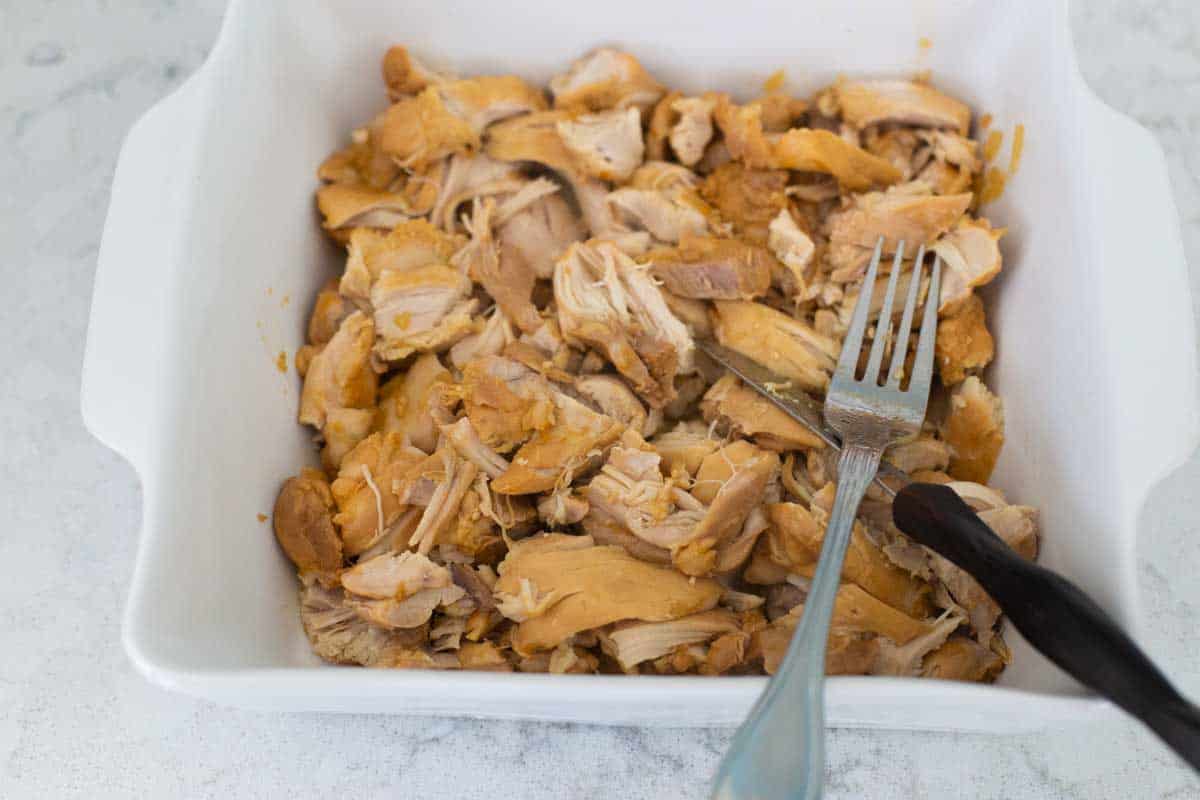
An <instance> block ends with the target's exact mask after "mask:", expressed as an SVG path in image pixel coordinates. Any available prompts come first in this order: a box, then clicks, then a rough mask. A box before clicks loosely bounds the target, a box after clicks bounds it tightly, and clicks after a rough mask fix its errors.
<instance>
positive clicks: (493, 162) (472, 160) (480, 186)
mask: <svg viewBox="0 0 1200 800" xmlns="http://www.w3.org/2000/svg"><path fill="white" fill-rule="evenodd" d="M446 163H447V164H448V166H447V167H446V170H445V174H444V176H442V178H441V180H440V181H439V182H438V183H437V184H436V186H435V188H436V194H435V198H434V203H433V207H432V209H431V210H430V212H429V220H430V222H432V223H433V225H434V226H435V227H437V228H439V229H441V230H443V231H446V232H448V233H453V232H455V231H456V230H458V227H459V224H460V222H461V217H460V214H461V213H462V210H463V207H464V206H466V205H469V204H470V203H471V202H472V201H474V200H476V199H480V200H481V199H483V198H486V197H501V196H513V195H516V194H518V193H519V192H521V191H522V190H523V189H527V188H528V187H529V186H530V185H531V184H534V183H537V182H536V181H531V180H529V179H528V178H527V177H526V176H525V175H523V174H522V172H521V169H520V167H519V166H518V165H516V164H511V163H509V162H507V161H499V160H497V159H494V158H491V157H489V156H488V155H486V154H484V153H457V154H455V155H453V156H451V157H450V158H449V159H448V160H447V162H446ZM456 249H457V248H456ZM448 259H449V256H447V257H446V258H443V259H441V260H442V261H443V262H445V261H447V260H448Z"/></svg>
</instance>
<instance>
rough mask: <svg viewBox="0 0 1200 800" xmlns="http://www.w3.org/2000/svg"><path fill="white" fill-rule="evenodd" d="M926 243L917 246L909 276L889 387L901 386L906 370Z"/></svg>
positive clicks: (890, 371)
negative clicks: (905, 358) (906, 357)
mask: <svg viewBox="0 0 1200 800" xmlns="http://www.w3.org/2000/svg"><path fill="white" fill-rule="evenodd" d="M924 265H925V245H921V246H920V247H918V248H917V257H916V258H915V259H913V268H912V272H911V273H909V276H908V298H907V299H906V300H905V301H904V315H903V316H901V317H900V327H899V328H897V329H896V343H895V344H894V345H892V366H891V368H890V369H889V370H888V376H887V384H886V385H887V387H888V388H890V389H899V388H900V376H901V374H902V373H903V371H904V356H905V355H907V353H908V336H909V333H910V332H911V331H912V321H913V315H914V314H915V313H916V309H917V295H919V294H920V293H921V273H922V272H924V270H925V267H924Z"/></svg>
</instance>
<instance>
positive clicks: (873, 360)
mask: <svg viewBox="0 0 1200 800" xmlns="http://www.w3.org/2000/svg"><path fill="white" fill-rule="evenodd" d="M903 265H904V241H903V240H901V241H900V242H898V243H897V244H896V256H895V258H893V259H892V274H891V275H889V276H888V284H887V291H886V292H884V295H883V305H882V306H881V307H880V309H879V316H878V318H876V320H875V341H874V342H872V344H871V355H870V357H869V358H868V359H867V371H866V372H864V373H863V378H862V379H863V383H868V384H877V383H879V367H880V365H881V364H882V363H883V348H884V347H886V346H887V340H888V334H890V333H891V332H892V301H894V300H895V299H896V281H897V280H898V279H899V278H900V267H901V266H903ZM894 352H895V351H893V353H894ZM894 357H895V356H894V355H893V358H894Z"/></svg>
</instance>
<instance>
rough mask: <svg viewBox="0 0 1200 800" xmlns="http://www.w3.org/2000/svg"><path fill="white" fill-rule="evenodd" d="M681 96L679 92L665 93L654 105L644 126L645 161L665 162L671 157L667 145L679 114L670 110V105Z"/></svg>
mask: <svg viewBox="0 0 1200 800" xmlns="http://www.w3.org/2000/svg"><path fill="white" fill-rule="evenodd" d="M682 96H683V95H681V94H680V93H679V92H675V91H671V92H667V93H666V94H665V95H663V96H662V99H660V100H659V101H658V102H657V103H655V104H654V108H653V109H652V110H651V112H650V119H649V122H648V123H647V124H646V160H647V161H666V160H667V159H668V158H670V157H671V152H670V150H669V149H668V147H667V145H668V142H669V140H670V138H671V129H672V128H673V127H674V126H675V123H676V122H678V121H679V112H678V111H676V110H675V109H674V108H672V105H673V104H674V102H675V101H676V100H678V99H679V98H680V97H682Z"/></svg>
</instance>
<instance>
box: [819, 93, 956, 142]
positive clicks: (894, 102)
mask: <svg viewBox="0 0 1200 800" xmlns="http://www.w3.org/2000/svg"><path fill="white" fill-rule="evenodd" d="M830 91H831V92H832V95H833V99H834V100H835V102H836V104H837V108H838V110H839V111H840V113H841V117H842V119H843V120H845V121H846V122H848V123H850V124H851V125H853V126H854V127H855V128H859V129H861V128H865V127H867V126H869V125H878V124H879V123H882V122H898V123H901V124H904V125H915V126H918V127H927V128H946V129H949V130H952V131H954V132H956V133H958V134H959V135H961V136H966V135H967V129H968V128H969V127H970V125H971V109H969V108H967V106H966V105H965V104H964V103H961V102H959V101H958V100H955V99H954V98H953V97H950V96H948V95H945V94H942V93H941V92H939V91H938V90H937V89H934V88H933V87H932V86H929V85H928V84H925V83H918V82H916V81H902V80H870V81H841V82H839V83H837V84H835V85H834V86H833V87H832V89H831V90H830Z"/></svg>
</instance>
